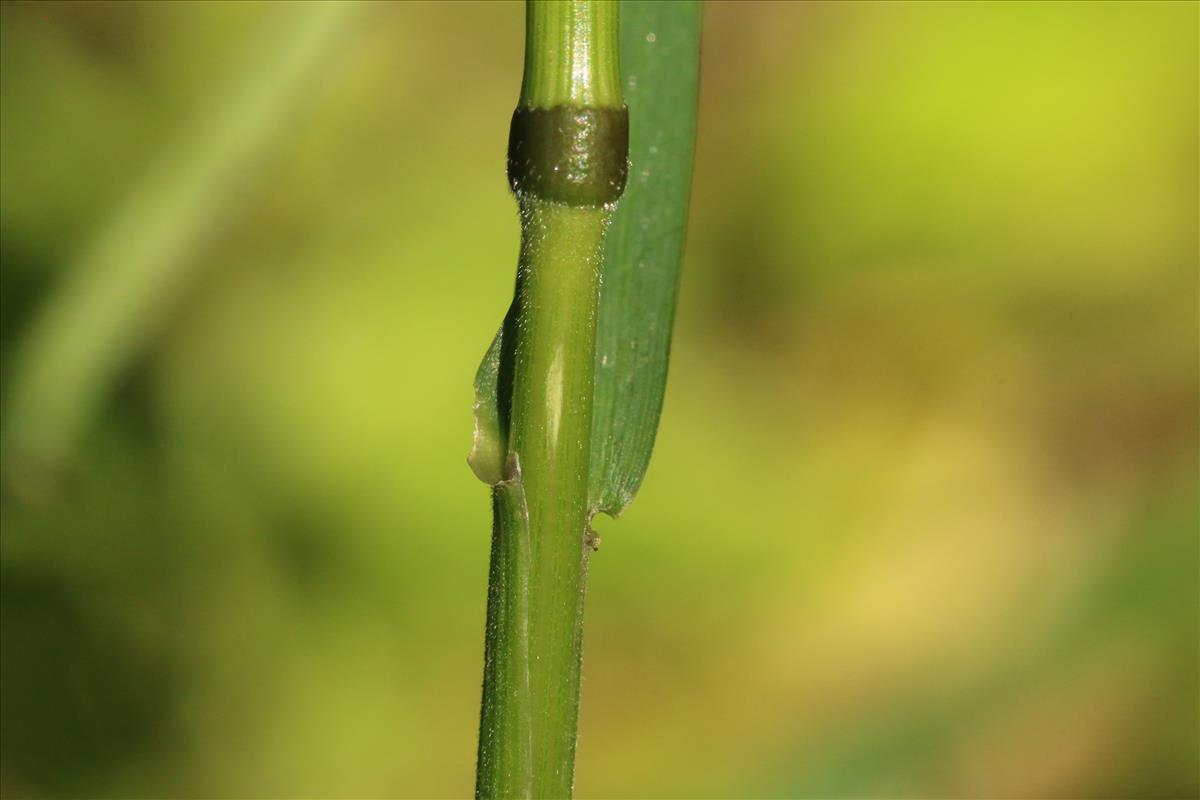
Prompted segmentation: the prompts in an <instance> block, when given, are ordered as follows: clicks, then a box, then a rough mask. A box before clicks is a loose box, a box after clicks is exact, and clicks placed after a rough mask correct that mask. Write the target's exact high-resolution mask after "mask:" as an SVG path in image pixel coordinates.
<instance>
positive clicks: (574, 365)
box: [469, 0, 699, 798]
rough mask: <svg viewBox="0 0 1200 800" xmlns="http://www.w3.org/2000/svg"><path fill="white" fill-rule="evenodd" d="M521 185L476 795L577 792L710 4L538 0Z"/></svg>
mask: <svg viewBox="0 0 1200 800" xmlns="http://www.w3.org/2000/svg"><path fill="white" fill-rule="evenodd" d="M526 9H527V16H526V44H525V74H524V81H523V83H522V87H521V95H520V100H519V103H518V106H517V109H516V112H515V113H514V115H513V120H512V127H511V130H510V139H509V158H508V175H509V182H510V185H511V186H512V188H513V191H514V193H515V194H516V197H517V203H518V207H519V212H520V219H521V250H520V257H519V265H518V270H517V280H516V290H515V294H514V299H513V302H512V306H511V307H510V309H509V312H508V315H507V317H506V318H505V320H504V323H503V325H502V326H501V329H500V331H499V333H498V334H497V336H496V338H495V339H494V340H493V342H492V345H491V347H489V348H488V351H487V354H486V355H485V356H484V360H483V363H482V365H481V366H480V368H479V372H478V373H477V375H476V383H475V392H476V402H475V443H474V447H473V449H472V452H471V456H470V459H469V462H470V464H471V467H472V469H473V470H474V471H475V474H476V475H477V476H478V477H479V478H480V479H481V480H483V481H484V482H485V483H487V484H489V485H490V486H491V487H492V493H493V510H494V526H493V534H492V554H491V568H490V571H489V578H488V580H489V586H488V604H487V626H486V635H485V656H484V681H483V701H482V707H481V714H480V731H479V753H478V759H479V760H478V777H477V783H476V794H477V796H479V797H487V798H493V797H494V798H509V797H569V796H570V795H571V793H572V790H573V782H574V763H575V742H576V728H577V720H578V707H579V677H580V669H581V653H582V622H583V599H584V587H585V577H586V572H587V563H588V556H589V554H590V552H591V550H592V548H593V546H594V544H595V542H594V538H593V536H592V533H591V527H590V523H591V519H592V517H593V516H594V515H595V514H597V513H599V512H601V511H603V512H605V513H608V514H611V515H612V516H616V515H617V514H619V513H620V511H621V510H622V509H623V508H624V507H625V505H627V504H628V503H629V501H630V500H631V499H632V498H633V495H634V493H635V492H636V490H637V487H638V485H639V484H640V483H641V479H642V475H643V474H644V472H645V469H646V465H647V463H648V462H649V457H650V451H651V449H652V448H653V444H654V435H655V431H656V430H657V425H658V417H659V413H660V411H661V408H662V398H663V390H664V388H665V382H666V369H667V356H668V350H669V346H670V331H671V323H672V318H673V315H674V307H675V293H676V287H677V283H678V272H679V259H680V256H681V253H682V246H683V236H684V226H685V221H686V216H687V198H688V191H689V183H690V173H691V161H692V147H693V141H694V137H695V118H696V86H697V71H698V61H699V9H698V7H697V5H696V4H695V3H694V2H678V3H654V2H619V3H618V2H616V0H551V1H550V2H540V1H538V0H530V2H528V3H527V6H526Z"/></svg>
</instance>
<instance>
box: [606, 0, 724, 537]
mask: <svg viewBox="0 0 1200 800" xmlns="http://www.w3.org/2000/svg"><path fill="white" fill-rule="evenodd" d="M620 24H621V51H620V52H621V78H622V83H623V87H622V88H623V89H624V94H625V102H626V104H627V105H628V107H629V126H630V131H629V160H630V170H629V182H628V184H627V186H626V188H625V194H624V196H623V197H622V199H621V201H620V203H618V205H617V210H616V214H615V217H614V220H613V224H612V226H611V228H610V229H609V232H608V236H607V239H606V241H605V246H604V274H603V284H602V287H601V290H600V309H599V321H598V330H597V336H596V378H595V399H594V406H593V410H592V415H593V416H592V454H591V463H590V468H589V475H590V479H589V483H590V486H589V501H590V505H591V508H592V511H593V513H597V512H601V511H603V512H605V513H607V514H609V515H611V516H614V517H615V516H617V515H618V514H620V513H621V511H622V510H623V509H624V508H625V507H626V506H627V505H628V504H629V503H630V502H631V501H632V500H633V497H634V495H635V494H636V493H637V490H638V487H639V486H640V485H641V482H642V478H643V476H644V475H645V472H646V467H647V466H648V465H649V463H650V454H651V451H652V450H653V448H654V438H655V434H656V433H657V430H658V419H659V415H660V413H661V411H662V403H663V393H664V391H665V389H666V380H667V362H668V357H669V353H670V346H671V328H672V324H673V322H674V316H675V299H676V294H677V288H678V284H679V265H680V259H681V257H682V254H683V243H684V233H685V229H686V223H687V209H688V196H689V194H690V190H691V176H692V153H693V147H694V142H695V133H696V105H697V88H698V77H699V62H700V58H699V55H700V7H699V4H698V3H697V2H691V1H690V0H689V1H688V2H669V3H665V2H656V1H655V0H622V3H621V22H620Z"/></svg>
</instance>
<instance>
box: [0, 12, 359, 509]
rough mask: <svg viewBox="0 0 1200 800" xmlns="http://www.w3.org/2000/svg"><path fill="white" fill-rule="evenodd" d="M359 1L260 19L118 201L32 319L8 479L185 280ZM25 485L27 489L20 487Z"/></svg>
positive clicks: (13, 410)
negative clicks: (232, 61) (224, 74)
mask: <svg viewBox="0 0 1200 800" xmlns="http://www.w3.org/2000/svg"><path fill="white" fill-rule="evenodd" d="M359 7H360V6H359V4H357V3H311V4H303V5H299V6H295V7H290V8H288V9H286V10H285V11H284V12H283V13H282V14H281V15H280V19H279V20H278V21H277V20H275V19H272V20H271V21H270V23H269V24H270V28H269V30H268V31H267V34H266V36H265V38H264V39H263V40H261V41H258V42H256V43H255V45H256V46H255V50H254V53H253V54H252V56H251V58H250V60H249V63H247V64H244V65H242V67H241V68H240V69H237V70H235V72H234V74H232V75H230V76H229V79H228V80H227V81H225V82H224V83H223V84H220V85H218V87H217V88H216V90H215V91H214V93H213V94H212V95H211V96H210V97H209V98H208V100H207V102H206V103H205V104H204V105H203V106H202V111H203V113H202V114H200V115H199V116H198V118H197V120H195V124H193V125H190V126H188V127H187V128H186V129H185V131H184V132H183V135H182V136H181V137H180V138H179V140H178V141H176V142H175V143H174V144H173V146H172V147H171V148H169V150H168V151H167V152H166V153H164V157H163V158H162V160H161V161H160V162H159V163H158V165H157V167H156V168H155V169H153V170H151V172H150V173H148V174H147V176H146V178H145V179H144V181H143V182H142V183H141V185H140V186H139V187H138V188H137V189H136V190H135V191H134V192H133V194H132V195H131V196H130V197H129V199H128V201H127V202H126V203H125V204H124V205H122V206H120V207H118V209H117V210H116V212H115V213H114V214H113V216H112V217H111V218H110V220H109V221H108V222H107V223H106V224H105V225H104V226H103V227H102V228H101V230H100V231H99V232H98V233H97V235H96V236H95V237H94V239H93V240H92V242H91V243H90V245H89V246H88V247H86V248H85V249H84V251H83V252H82V253H81V254H80V256H79V258H78V259H77V261H76V263H75V264H73V265H72V266H71V268H70V270H69V272H68V274H67V276H66V277H65V279H64V281H63V283H62V285H61V286H60V287H58V289H57V290H56V291H55V293H54V294H53V295H52V296H51V297H50V298H49V300H48V301H47V303H46V305H45V306H44V307H43V308H42V309H41V310H40V312H39V314H38V316H37V317H36V318H35V319H34V321H33V324H32V327H31V329H30V331H29V332H28V334H27V338H26V340H25V342H24V347H23V349H22V351H21V352H20V353H19V354H18V359H19V362H18V364H17V368H16V370H15V372H14V380H13V387H12V392H11V395H10V397H9V398H8V400H9V402H8V405H7V407H6V409H5V410H6V417H7V419H6V420H5V426H4V431H3V433H4V441H3V455H4V465H5V468H6V470H5V472H6V477H8V478H13V477H14V476H15V475H19V477H20V480H21V481H22V482H24V483H26V484H29V483H30V482H31V481H36V474H35V475H31V469H32V470H34V471H35V472H36V473H37V474H41V473H45V472H46V471H52V469H53V468H54V467H55V466H56V465H57V464H59V463H60V462H61V461H62V459H63V458H64V457H65V456H66V455H67V453H68V452H69V450H70V448H71V446H72V444H73V442H74V440H75V438H76V437H77V436H78V435H79V434H80V432H81V431H82V430H83V429H84V428H85V427H86V425H87V422H88V418H89V417H90V416H91V414H92V413H93V412H94V411H95V409H96V407H97V406H99V405H100V404H101V403H103V402H104V399H105V397H106V395H107V394H108V393H109V392H110V391H111V389H112V385H113V383H114V381H115V380H116V379H117V377H118V376H119V375H120V374H121V373H122V372H123V371H124V369H125V368H126V367H127V366H128V365H129V362H130V360H131V359H132V358H134V357H135V356H136V354H137V353H138V352H139V351H140V350H141V349H142V348H143V347H144V346H145V343H146V340H147V339H148V338H149V337H150V336H152V335H153V334H154V332H155V330H156V328H157V325H158V324H159V323H160V322H161V320H162V318H163V317H165V316H166V315H167V314H168V313H169V312H170V310H171V308H172V307H173V306H174V303H175V301H176V300H177V298H178V297H179V295H180V293H181V292H182V291H183V290H184V288H185V287H186V285H187V282H188V280H189V278H190V274H191V272H192V271H194V270H195V269H196V267H197V266H198V265H197V264H196V263H195V262H196V259H195V248H196V245H197V243H198V242H199V241H200V240H201V239H202V238H203V237H204V236H205V235H206V234H207V233H208V232H209V231H210V230H211V229H212V228H213V226H214V225H215V224H216V222H217V220H218V219H219V218H220V217H221V215H222V214H227V213H228V211H229V209H228V207H227V205H226V203H227V201H228V200H229V198H230V196H231V195H232V194H234V192H235V191H236V189H237V188H239V187H241V186H244V181H245V179H246V176H247V174H248V173H249V172H251V170H252V167H253V165H254V161H255V158H256V157H257V156H259V155H261V154H262V152H263V150H264V148H265V147H266V146H267V145H268V144H270V143H271V142H272V141H274V140H275V139H276V138H277V136H278V135H279V133H280V132H281V131H282V130H283V129H284V127H285V122H286V120H287V119H288V116H287V112H288V111H289V110H290V109H291V108H292V107H294V106H295V105H296V103H297V102H298V101H300V100H301V99H302V98H303V97H304V91H303V90H304V89H305V87H307V86H308V84H309V81H310V79H311V78H312V76H313V73H314V69H315V68H316V67H318V66H319V65H320V64H321V63H322V62H323V61H324V60H325V58H326V57H327V56H328V54H329V53H330V52H331V51H332V50H333V45H334V43H336V42H337V40H338V36H337V34H338V33H339V32H340V31H342V30H343V27H344V24H345V23H346V21H347V19H348V18H349V17H350V16H351V15H352V13H353V12H354V11H355V9H357V8H359ZM27 488H28V487H27Z"/></svg>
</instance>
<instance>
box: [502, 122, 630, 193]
mask: <svg viewBox="0 0 1200 800" xmlns="http://www.w3.org/2000/svg"><path fill="white" fill-rule="evenodd" d="M628 175H629V112H628V110H627V109H626V108H625V107H624V106H622V107H620V108H590V107H582V108H578V107H572V106H555V107H553V108H524V107H522V108H518V109H517V110H516V112H514V113H513V118H512V127H511V128H510V130H509V136H508V182H509V185H510V186H512V189H513V191H514V192H516V193H517V194H518V195H521V194H528V195H534V196H537V197H540V198H542V199H543V200H549V201H551V202H554V203H565V204H566V205H569V206H602V205H606V204H608V203H614V202H616V201H617V199H619V198H620V197H621V193H622V192H623V191H624V190H625V181H626V179H627V177H628Z"/></svg>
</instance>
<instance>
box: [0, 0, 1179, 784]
mask: <svg viewBox="0 0 1200 800" xmlns="http://www.w3.org/2000/svg"><path fill="white" fill-rule="evenodd" d="M1197 9H1198V6H1197V5H1196V4H1194V3H1179V4H1172V3H1144V4H1138V3H1130V4H1121V3H1095V4H1091V3H1064V4H1050V3H1044V4H1043V3H1014V4H991V3H966V4H957V3H930V4H911V3H881V4H875V3H844V4H820V3H806V4H798V3H797V4H789V3H783V2H772V3H712V4H709V5H708V6H707V8H706V11H705V14H706V17H705V40H704V50H703V78H702V91H701V112H700V125H699V127H700V134H699V143H698V148H697V156H696V171H695V183H694V191H693V214H692V220H691V225H690V230H689V236H688V247H687V254H686V259H685V264H684V277H683V284H682V290H681V300H680V306H679V317H678V326H677V332H676V338H675V347H674V351H673V363H672V373H671V378H670V383H669V386H668V391H667V397H666V406H665V410H664V416H663V422H662V428H661V432H660V435H659V441H658V445H657V450H656V454H655V458H654V461H653V462H652V464H651V467H650V472H649V474H648V477H647V479H646V482H645V484H644V486H643V490H642V492H641V495H640V497H639V499H638V500H637V501H636V502H635V503H634V505H633V506H632V507H631V508H630V510H629V511H628V512H627V513H626V515H625V516H624V518H623V519H622V520H621V521H619V522H613V521H611V520H606V519H602V520H600V521H599V525H598V527H599V530H600V533H601V534H602V535H603V539H604V545H603V547H602V548H601V550H600V551H599V552H598V553H597V554H596V555H595V556H594V557H593V559H592V566H591V581H590V584H591V585H590V587H589V593H588V612H587V627H586V637H585V639H586V647H585V663H584V687H583V704H582V712H581V713H582V721H581V729H580V751H579V762H578V777H577V794H578V796H579V797H581V798H617V797H647V798H648V797H801V796H805V797H828V798H842V797H901V796H904V797H926V798H930V797H1011V798H1026V797H1029V798H1033V797H1037V798H1044V797H1064V798H1065V797H1083V796H1089V797H1129V796H1140V797H1150V796H1161V797H1185V796H1191V797H1194V796H1197V794H1198V792H1200V787H1198V783H1200V778H1198V777H1197V775H1198V770H1200V766H1198V749H1200V735H1198V726H1200V721H1198V713H1200V711H1198V709H1200V692H1198V681H1200V678H1198V675H1200V654H1198V647H1200V643H1198V637H1200V574H1198V573H1200V548H1198V518H1197V516H1198V511H1197V503H1198V500H1200V498H1198V489H1197V484H1198V468H1197V442H1198V429H1197V422H1198V407H1197V406H1198V391H1200V379H1198V374H1197V369H1198V359H1200V353H1198V329H1200V320H1198V318H1197V317H1198V314H1197V304H1198V289H1200V287H1198V280H1197V279H1198V269H1197V252H1198V242H1197V221H1198V218H1200V209H1198V206H1197V170H1198V165H1197V136H1198V130H1197V103H1198V101H1197V96H1198V90H1197V80H1198V78H1197V75H1198V65H1197V23H1198V12H1197ZM523 22H524V21H523V12H522V8H521V6H520V5H519V4H515V3H508V2H486V3H466V2H457V3H440V4H436V3H396V4H387V5H385V4H372V5H368V6H364V7H361V8H357V9H352V8H348V7H347V8H346V9H338V10H332V7H329V8H321V7H317V6H300V5H288V4H283V3H270V4H253V3H231V4H223V3H166V4H150V3H115V4H93V3H69V4H68V3H63V4H58V3H42V4H39V3H6V4H4V5H3V7H2V12H0V67H2V70H0V99H2V104H3V108H2V111H3V113H2V115H0V134H2V135H0V155H2V159H3V161H2V181H0V245H2V265H3V269H2V273H0V274H2V284H0V289H2V292H0V297H2V304H0V306H2V311H3V318H2V325H0V356H2V367H0V376H2V378H3V399H4V406H3V408H4V420H3V423H4V425H3V430H4V439H3V444H4V462H3V469H4V471H3V503H2V512H0V513H2V517H0V521H2V524H3V533H2V537H0V542H2V549H0V556H2V560H0V569H2V581H0V594H2V605H0V609H2V629H0V630H2V657H0V666H2V670H3V672H2V681H0V687H2V697H0V700H2V704H0V788H2V790H3V794H4V795H5V796H6V797H14V798H15V797H40V796H90V797H98V796H114V797H116V796H119V797H150V796H155V797H163V796H196V797H247V798H248V797H264V798H265V797H331V798H332V797H345V798H349V797H464V796H467V795H468V794H470V792H471V790H472V787H473V779H474V756H475V735H476V723H477V714H478V703H479V686H480V679H481V674H482V673H481V668H482V661H481V658H482V645H483V620H484V604H485V584H486V577H487V573H486V570H487V557H488V550H489V544H488V540H489V526H490V507H489V501H488V493H487V490H486V489H485V488H484V487H483V486H482V485H480V484H479V483H478V482H477V481H476V480H475V479H474V478H473V477H472V476H471V473H470V471H469V470H468V469H467V466H466V464H465V461H464V459H465V456H466V452H467V449H468V447H469V445H470V439H471V413H470V406H471V400H472V394H471V380H472V376H473V372H474V370H475V367H476V365H477V364H478V361H479V358H480V356H481V355H482V353H483V350H484V348H485V347H486V345H487V343H488V341H489V340H490V337H491V336H492V334H493V332H494V330H495V328H496V326H497V325H498V323H499V321H500V318H501V316H502V314H503V311H504V309H505V307H506V306H507V303H508V300H509V297H510V293H511V289H512V280H513V273H514V267H515V261H516V252H517V238H518V230H517V220H516V214H515V209H514V204H513V201H512V199H511V198H510V197H509V195H508V191H507V187H506V184H505V180H504V176H503V154H504V147H505V140H506V136H507V126H508V120H509V115H510V113H511V110H512V108H513V105H514V102H515V100H516V96H517V92H518V87H519V81H520V70H521V53H522V46H523V44H522V43H523Z"/></svg>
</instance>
